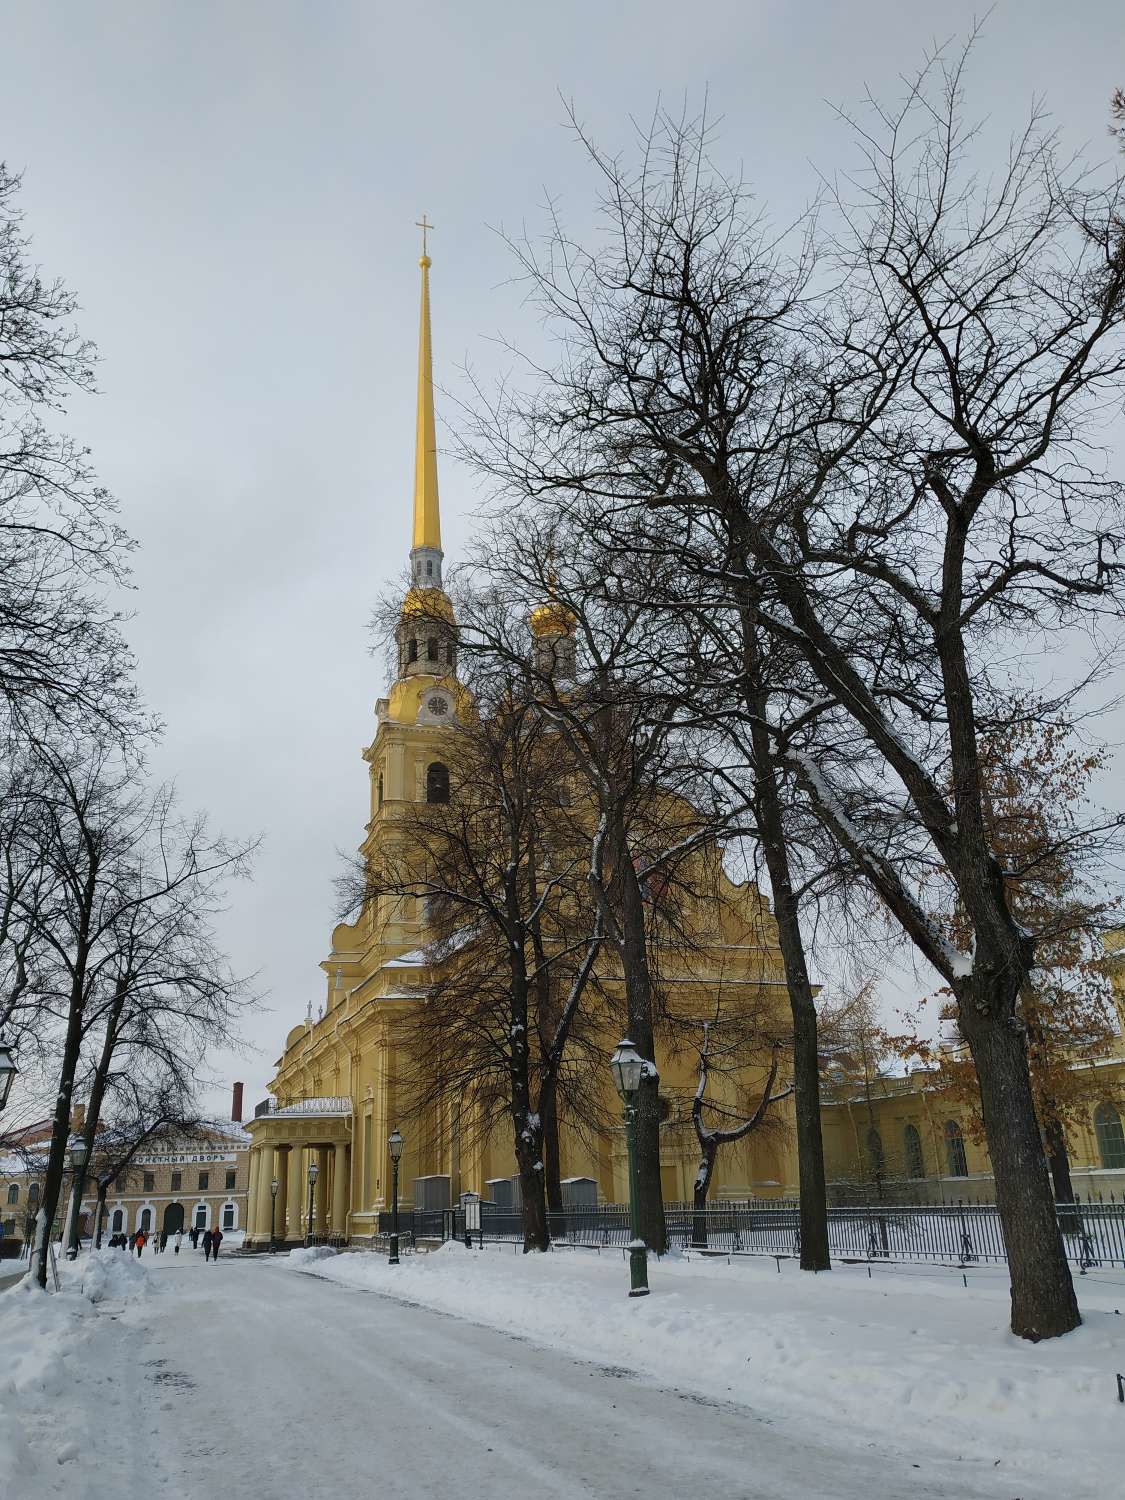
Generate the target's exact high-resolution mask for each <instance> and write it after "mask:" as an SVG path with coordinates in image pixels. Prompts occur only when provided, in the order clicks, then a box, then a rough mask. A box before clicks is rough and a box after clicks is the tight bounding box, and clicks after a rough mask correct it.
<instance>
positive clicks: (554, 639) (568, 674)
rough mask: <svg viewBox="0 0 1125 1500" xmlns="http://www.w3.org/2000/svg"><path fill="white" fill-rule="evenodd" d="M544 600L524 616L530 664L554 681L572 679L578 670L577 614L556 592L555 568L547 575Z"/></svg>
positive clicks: (568, 680)
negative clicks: (529, 632) (545, 598)
mask: <svg viewBox="0 0 1125 1500" xmlns="http://www.w3.org/2000/svg"><path fill="white" fill-rule="evenodd" d="M547 594H548V597H547V600H546V602H545V603H543V604H540V605H537V606H536V608H535V609H533V610H532V611H531V613H530V615H528V617H527V625H528V629H529V630H530V631H531V650H532V665H533V666H534V668H535V670H536V671H537V672H540V673H542V674H543V676H545V677H550V678H552V679H553V680H554V681H556V682H573V681H574V678H575V674H576V671H577V642H576V639H575V635H576V632H577V630H578V616H577V615H576V614H575V613H574V611H573V610H572V609H570V608H569V607H568V606H567V605H565V604H564V603H563V602H562V601H561V600H560V599H559V598H558V597H557V595H556V584H555V575H554V571H553V570H552V571H550V572H548V574H547Z"/></svg>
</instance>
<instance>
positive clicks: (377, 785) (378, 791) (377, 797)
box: [375, 771, 383, 807]
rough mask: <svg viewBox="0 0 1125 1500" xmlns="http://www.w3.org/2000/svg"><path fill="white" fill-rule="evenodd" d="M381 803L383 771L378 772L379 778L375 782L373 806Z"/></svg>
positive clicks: (378, 805) (380, 805)
mask: <svg viewBox="0 0 1125 1500" xmlns="http://www.w3.org/2000/svg"><path fill="white" fill-rule="evenodd" d="M382 805H383V773H382V771H380V772H379V780H378V781H377V782H376V783H375V806H376V807H382Z"/></svg>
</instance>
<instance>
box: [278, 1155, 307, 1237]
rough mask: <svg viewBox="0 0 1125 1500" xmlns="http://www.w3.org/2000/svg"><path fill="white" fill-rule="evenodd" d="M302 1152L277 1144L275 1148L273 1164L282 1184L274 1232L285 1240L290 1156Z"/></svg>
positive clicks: (279, 1189) (279, 1191) (279, 1190)
mask: <svg viewBox="0 0 1125 1500" xmlns="http://www.w3.org/2000/svg"><path fill="white" fill-rule="evenodd" d="M300 1154H301V1153H300V1152H299V1151H298V1152H292V1151H291V1149H290V1147H288V1146H277V1147H275V1148H274V1156H275V1161H274V1164H273V1175H274V1176H275V1177H276V1178H277V1180H278V1182H279V1183H280V1184H281V1186H280V1187H279V1188H278V1190H277V1205H276V1207H275V1209H274V1217H273V1222H274V1234H275V1235H276V1237H277V1238H278V1239H279V1240H281V1241H284V1239H285V1234H286V1230H285V1216H286V1213H287V1212H288V1206H289V1157H290V1156H291V1155H296V1156H300Z"/></svg>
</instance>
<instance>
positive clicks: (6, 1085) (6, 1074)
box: [0, 1042, 19, 1109]
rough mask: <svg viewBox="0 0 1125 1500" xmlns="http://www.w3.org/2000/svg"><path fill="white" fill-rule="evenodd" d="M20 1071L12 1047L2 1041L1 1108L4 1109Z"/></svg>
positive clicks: (0, 1067) (0, 1047) (0, 1045)
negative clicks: (6, 1045)
mask: <svg viewBox="0 0 1125 1500" xmlns="http://www.w3.org/2000/svg"><path fill="white" fill-rule="evenodd" d="M18 1072H19V1069H18V1068H17V1067H16V1060H15V1058H14V1057H13V1056H12V1049H11V1048H10V1047H5V1046H4V1044H3V1043H2V1042H0V1109H3V1108H4V1106H5V1104H7V1102H8V1095H9V1094H10V1093H11V1091H12V1084H13V1082H14V1081H15V1077H16V1074H17V1073H18Z"/></svg>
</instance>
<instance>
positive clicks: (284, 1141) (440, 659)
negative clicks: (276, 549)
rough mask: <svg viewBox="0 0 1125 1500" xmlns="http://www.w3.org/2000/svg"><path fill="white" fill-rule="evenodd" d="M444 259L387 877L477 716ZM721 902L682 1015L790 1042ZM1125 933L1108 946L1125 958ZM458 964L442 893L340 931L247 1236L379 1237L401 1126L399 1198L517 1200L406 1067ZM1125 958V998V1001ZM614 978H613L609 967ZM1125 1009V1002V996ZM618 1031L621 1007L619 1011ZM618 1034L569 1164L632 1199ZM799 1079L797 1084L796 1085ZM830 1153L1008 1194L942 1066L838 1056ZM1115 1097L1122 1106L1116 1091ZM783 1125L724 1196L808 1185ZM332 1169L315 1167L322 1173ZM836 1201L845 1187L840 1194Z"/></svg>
mask: <svg viewBox="0 0 1125 1500" xmlns="http://www.w3.org/2000/svg"><path fill="white" fill-rule="evenodd" d="M430 264H431V262H430V258H429V256H428V255H426V254H425V253H423V255H422V258H421V261H420V265H421V270H422V292H421V296H422V305H421V320H420V339H419V363H418V414H417V433H416V447H415V479H414V506H413V535H412V545H411V548H410V576H411V584H410V588H409V589H408V591H407V593H406V597H405V599H404V600H403V604H402V609H401V613H400V617H399V622H398V628H397V630H396V644H397V671H396V677H395V681H394V682H393V683H392V685H391V687H390V689H389V691H388V694H387V696H386V697H385V698H382V699H380V700H379V702H378V703H377V705H376V710H375V716H376V725H375V734H374V737H373V739H372V741H371V743H370V745H369V746H368V747H367V749H366V750H365V751H364V752H363V758H364V760H365V762H366V764H367V770H368V797H369V802H368V821H367V825H366V831H365V837H364V840H363V843H362V845H361V857H362V859H363V861H364V863H365V866H366V867H367V868H368V869H370V870H377V869H378V868H379V866H380V863H381V861H382V860H383V859H384V858H385V857H386V855H387V852H388V851H389V850H391V849H392V848H393V846H394V840H395V838H396V823H398V824H400V825H401V822H402V821H403V818H404V816H405V815H406V813H407V812H408V810H409V809H410V808H411V807H412V806H413V805H414V804H417V803H420V802H427V801H445V800H448V798H449V796H450V771H451V767H450V760H451V759H452V757H454V756H455V755H456V726H457V724H458V721H459V719H462V718H463V717H464V714H465V712H466V706H467V703H466V693H465V689H464V688H463V686H462V685H461V683H460V682H459V680H458V676H457V630H456V621H455V618H454V611H453V606H452V602H451V601H450V599H449V597H448V595H447V594H446V593H445V591H444V588H443V583H442V563H443V560H444V559H443V552H442V546H441V518H440V511H439V503H438V474H437V449H436V437H435V422H434V396H433V376H432V355H431V339H430V306H429V272H430ZM570 628H571V627H570V625H569V623H568V621H567V619H566V612H565V611H560V610H559V609H558V607H556V606H554V605H552V604H550V603H548V604H546V605H540V606H539V607H538V608H537V609H535V610H533V611H532V612H531V615H530V617H529V650H530V651H532V652H535V653H542V652H547V653H549V654H550V655H551V656H552V659H553V660H554V661H555V662H559V661H560V660H562V661H564V663H565V664H566V665H567V668H568V671H569V675H570V676H571V677H573V675H574V670H575V668H574V661H573V651H574V641H573V640H572V639H571V638H570V637H569V634H568V632H569V630H570ZM713 880H714V889H713V896H714V900H713V902H707V901H706V899H704V902H703V904H704V905H705V906H708V907H710V908H711V909H710V911H709V912H708V913H706V914H705V920H704V923H703V931H704V934H705V935H704V938H703V940H702V941H701V942H698V943H697V944H696V945H695V948H694V951H693V953H692V956H691V962H690V965H688V964H686V963H685V962H683V961H682V960H681V961H677V959H676V958H675V957H674V956H672V957H670V958H669V960H668V962H667V963H666V964H665V965H663V966H662V971H661V982H662V984H663V985H664V986H665V989H666V992H667V996H668V998H667V1004H668V1006H669V1009H670V1010H673V1011H678V1012H679V1013H680V1014H681V1015H684V1016H693V1015H698V1016H705V1015H707V1014H708V1013H711V1012H713V1011H714V1008H715V1004H716V1000H717V999H718V997H719V996H720V995H732V994H733V995H735V996H736V997H737V998H738V999H739V1001H740V1002H743V1003H746V1002H749V1003H750V1004H751V1005H754V1006H757V1007H758V1008H759V1009H760V1010H761V1012H762V1013H763V1014H772V1016H773V1017H774V1018H775V1019H774V1022H773V1025H774V1035H775V1036H778V1037H781V1036H784V1034H785V1032H786V1029H787V1026H788V1021H787V1017H788V1013H789V1007H788V997H787V994H786V988H785V982H784V973H783V968H782V961H781V954H780V950H779V948H778V943H777V933H776V927H775V924H774V920H773V917H772V915H771V913H770V910H769V906H768V903H767V902H766V901H765V900H764V898H763V897H762V896H761V895H760V893H759V892H758V890H757V888H756V887H755V886H754V885H753V884H752V883H747V884H745V885H736V884H734V883H733V882H732V881H731V880H730V879H729V878H728V876H727V874H726V872H725V871H724V870H723V869H722V867H721V864H717V865H716V868H715V870H714V875H713ZM1121 936H1122V935H1121V934H1114V935H1113V936H1112V938H1111V945H1113V946H1116V947H1117V949H1118V951H1119V953H1120V952H1122V951H1125V950H1122V949H1121ZM439 964H440V959H438V958H437V957H436V956H435V948H434V946H433V945H432V944H431V943H430V942H429V941H428V933H427V924H426V920H425V911H424V904H423V902H421V901H419V900H414V899H410V898H402V897H398V898H390V897H381V898H379V899H377V900H371V901H368V902H367V903H365V905H364V907H363V910H362V913H361V915H360V916H359V917H358V919H357V920H356V922H355V923H342V924H340V925H339V926H337V927H336V929H335V930H334V932H333V933H332V941H331V947H330V950H329V953H328V956H327V957H326V958H325V959H323V961H322V962H321V966H320V967H321V969H322V971H323V974H324V981H323V982H324V986H325V995H324V1001H323V1004H322V1005H321V1006H320V1007H319V1008H318V1011H317V1013H316V1014H314V1008H313V1004H312V1003H311V1002H310V1004H309V1007H308V1011H307V1015H306V1018H305V1020H304V1021H302V1022H301V1023H300V1024H298V1025H296V1026H294V1027H293V1028H292V1029H291V1030H290V1032H289V1034H288V1035H287V1036H286V1038H285V1045H284V1050H283V1052H282V1055H281V1057H280V1058H279V1059H278V1061H277V1065H276V1074H275V1076H274V1078H273V1081H272V1082H271V1084H270V1097H269V1098H268V1099H267V1100H265V1101H264V1102H263V1103H262V1104H260V1105H259V1106H258V1108H257V1110H256V1112H255V1115H254V1118H253V1119H251V1120H249V1121H247V1125H246V1128H247V1130H248V1131H249V1133H250V1136H251V1139H252V1149H251V1152H250V1163H249V1192H248V1197H247V1209H246V1226H247V1240H248V1241H249V1243H250V1244H259V1245H261V1244H264V1243H267V1242H269V1241H270V1240H271V1239H275V1240H277V1241H279V1242H282V1243H285V1242H288V1243H290V1244H292V1243H295V1242H300V1241H301V1240H303V1239H304V1238H305V1237H306V1236H308V1235H316V1236H331V1237H333V1238H336V1239H339V1240H357V1241H360V1242H362V1241H364V1240H366V1239H367V1238H369V1237H370V1236H371V1235H372V1234H374V1233H375V1232H376V1231H377V1228H378V1216H379V1213H380V1212H381V1211H382V1210H384V1209H385V1208H387V1207H388V1206H389V1203H390V1197H391V1187H390V1183H391V1163H390V1156H389V1151H388V1144H387V1143H388V1138H389V1136H390V1135H391V1132H392V1131H393V1130H395V1129H396V1127H401V1130H402V1134H403V1136H404V1137H405V1149H404V1153H403V1157H402V1161H401V1166H400V1194H399V1201H400V1204H401V1205H402V1206H403V1207H404V1208H406V1209H409V1208H411V1207H413V1206H419V1207H427V1208H431V1207H439V1206H440V1207H446V1206H453V1205H455V1204H456V1203H457V1201H458V1198H459V1196H460V1194H462V1193H465V1192H474V1193H477V1194H480V1195H481V1196H482V1197H484V1198H493V1199H498V1198H499V1197H500V1193H501V1188H502V1185H503V1183H504V1182H505V1181H506V1180H507V1181H510V1180H511V1179H512V1177H513V1175H514V1174H515V1170H516V1166H515V1153H514V1147H513V1142H512V1139H511V1134H510V1132H508V1134H507V1136H505V1135H504V1133H503V1132H501V1131H499V1130H498V1131H495V1132H493V1133H492V1134H491V1135H489V1136H485V1137H484V1138H482V1136H481V1133H480V1132H474V1131H470V1130H463V1129H462V1128H461V1124H462V1121H461V1105H462V1101H460V1100H458V1099H453V1098H451V1099H448V1100H445V1101H443V1104H442V1106H441V1107H440V1109H439V1110H438V1111H437V1112H436V1113H435V1112H434V1111H432V1110H431V1111H429V1112H428V1114H427V1117H426V1118H425V1119H424V1120H419V1121H418V1122H417V1123H416V1124H411V1123H410V1121H409V1119H408V1116H409V1100H408V1098H407V1096H406V1090H405V1088H404V1079H405V1078H407V1077H408V1076H409V1074H410V1071H411V1070H410V1058H409V1056H407V1055H406V1053H405V1051H404V1049H405V1048H407V1047H408V1045H409V1042H408V1036H409V1032H410V1029H411V1027H410V1024H409V1023H410V1020H411V1017H412V1016H413V1015H416V1014H417V1008H418V1007H420V1006H422V1005H424V1003H425V997H426V995H427V992H428V990H429V989H430V988H431V987H432V985H433V984H434V982H435V981H436V980H437V979H439V977H440V971H439V968H438V965H439ZM1122 969H1123V965H1122V963H1121V962H1120V961H1119V962H1118V964H1117V975H1116V986H1117V993H1118V996H1119V999H1120V997H1121V996H1122V993H1123V990H1122ZM602 979H603V987H605V988H608V989H609V990H610V991H612V988H613V984H614V978H613V975H612V973H610V974H606V975H603V976H602ZM1120 1008H1121V1010H1122V1016H1123V1019H1125V1002H1122V1004H1121V1007H1120ZM606 1024H607V1026H608V1025H609V1022H608V1019H607V1022H606ZM616 1040H617V1037H616V1035H611V1034H610V1033H609V1031H608V1030H607V1032H606V1035H605V1043H606V1069H605V1075H604V1090H605V1098H604V1099H603V1100H601V1101H599V1103H598V1107H597V1108H592V1109H591V1110H590V1111H589V1118H588V1119H587V1120H586V1121H585V1122H584V1125H585V1128H584V1129H582V1130H581V1131H580V1130H578V1129H576V1128H575V1124H574V1122H569V1123H568V1121H567V1119H566V1117H565V1113H564V1114H563V1116H562V1118H561V1119H560V1142H559V1157H560V1164H561V1172H560V1175H561V1176H562V1177H563V1178H564V1179H579V1180H581V1181H583V1183H584V1184H585V1189H586V1192H587V1194H588V1195H589V1194H590V1193H591V1192H596V1195H597V1197H598V1199H599V1200H600V1201H608V1202H614V1203H623V1202H625V1201H627V1160H626V1148H625V1137H624V1130H623V1128H621V1127H614V1126H613V1125H612V1124H605V1123H600V1124H598V1125H597V1126H596V1127H595V1128H591V1127H590V1119H595V1120H597V1121H600V1122H606V1121H611V1120H612V1119H614V1118H615V1111H616V1100H615V1096H614V1095H613V1089H612V1083H611V1079H610V1074H609V1067H608V1061H609V1053H610V1050H611V1049H612V1047H613V1045H614V1043H615V1042H616ZM656 1062H657V1066H658V1068H659V1071H660V1078H661V1085H660V1087H661V1096H662V1101H661V1102H662V1124H661V1179H662V1185H663V1190H664V1197H665V1201H666V1202H689V1201H690V1200H691V1197H692V1190H693V1185H694V1180H695V1176H696V1172H697V1169H698V1162H699V1154H700V1153H699V1149H698V1145H697V1142H696V1138H695V1132H694V1127H693V1126H692V1123H691V1119H690V1101H691V1097H692V1094H693V1092H694V1090H695V1087H696V1082H697V1075H696V1071H695V1059H694V1058H693V1057H692V1056H691V1055H690V1049H689V1052H688V1054H687V1055H665V1056H661V1049H660V1047H659V1044H658V1048H657V1057H656ZM1082 1066H1093V1067H1096V1068H1097V1070H1098V1075H1099V1082H1100V1080H1101V1079H1104V1089H1103V1090H1102V1092H1101V1093H1099V1096H1098V1099H1097V1100H1096V1101H1095V1103H1094V1105H1093V1107H1092V1111H1091V1115H1090V1120H1089V1124H1088V1128H1086V1129H1082V1130H1078V1131H1076V1132H1075V1133H1074V1137H1073V1139H1072V1140H1070V1141H1069V1142H1068V1146H1069V1150H1070V1153H1071V1161H1072V1167H1073V1173H1074V1177H1075V1181H1076V1185H1078V1186H1079V1189H1080V1190H1083V1189H1084V1190H1085V1191H1087V1192H1089V1191H1102V1192H1106V1191H1108V1192H1122V1191H1125V1137H1123V1134H1122V1117H1123V1116H1125V1046H1123V1045H1122V1043H1121V1037H1120V1033H1119V1034H1118V1037H1117V1041H1116V1043H1115V1044H1114V1045H1113V1046H1112V1047H1111V1048H1110V1050H1109V1052H1108V1053H1107V1055H1106V1056H1105V1057H1104V1058H1102V1059H1099V1060H1098V1061H1097V1062H1096V1063H1089V1062H1085V1063H1083V1064H1082ZM766 1076H767V1068H766V1066H765V1063H764V1062H763V1061H762V1059H760V1058H758V1059H755V1058H752V1057H751V1058H748V1060H747V1063H746V1066H745V1068H742V1069H740V1070H739V1071H737V1072H733V1073H728V1074H726V1075H724V1076H723V1077H722V1078H719V1079H717V1080H716V1087H715V1088H714V1089H713V1090H712V1091H711V1093H709V1095H708V1097H709V1099H710V1100H711V1101H712V1102H713V1103H714V1104H715V1105H717V1106H718V1107H719V1108H720V1109H721V1110H725V1111H726V1112H727V1114H728V1116H730V1117H733V1116H738V1115H745V1114H746V1113H747V1112H748V1110H750V1109H752V1108H753V1106H754V1105H755V1104H756V1103H757V1101H758V1099H759V1098H760V1097H761V1093H762V1088H763V1084H764V1082H765V1079H766ZM779 1082H780V1083H781V1084H784V1082H785V1079H784V1077H782V1078H780V1079H779ZM822 1092H823V1107H822V1119H823V1123H824V1141H825V1161H826V1168H827V1174H828V1177H829V1180H830V1181H832V1180H833V1179H835V1180H836V1181H837V1182H839V1183H840V1184H842V1185H843V1187H842V1191H844V1192H845V1193H846V1192H847V1191H850V1190H851V1189H852V1188H853V1187H854V1186H855V1185H856V1184H860V1185H862V1184H863V1182H864V1181H869V1180H870V1179H871V1178H872V1177H887V1178H890V1179H894V1180H895V1182H896V1183H897V1184H898V1185H899V1186H900V1187H903V1188H905V1187H906V1185H907V1184H909V1192H907V1193H905V1194H904V1195H905V1196H910V1197H917V1198H918V1199H920V1200H930V1201H933V1200H937V1199H947V1200H948V1199H956V1198H957V1197H959V1196H962V1195H964V1194H966V1193H972V1194H975V1195H976V1196H978V1197H981V1198H985V1197H991V1172H990V1167H989V1163H988V1160H987V1156H986V1154H985V1152H984V1150H983V1147H982V1146H981V1145H980V1144H979V1143H978V1142H977V1141H976V1140H975V1139H974V1138H973V1135H972V1132H971V1130H970V1129H969V1127H968V1122H967V1121H965V1120H963V1119H962V1118H961V1115H960V1112H959V1111H958V1110H957V1109H956V1108H953V1107H951V1106H949V1105H948V1104H947V1102H946V1101H944V1100H943V1098H942V1094H941V1090H940V1088H938V1087H936V1084H935V1078H934V1076H933V1075H932V1074H931V1073H929V1072H927V1071H926V1070H924V1069H921V1070H914V1071H913V1072H908V1073H906V1074H904V1075H901V1076H895V1077H893V1078H892V1077H887V1078H880V1079H877V1080H874V1082H873V1081H872V1080H871V1079H870V1078H862V1079H861V1078H858V1077H857V1076H855V1075H854V1074H853V1075H849V1073H848V1071H847V1069H843V1070H841V1068H840V1066H839V1063H838V1062H837V1063H835V1064H833V1065H832V1066H830V1067H829V1068H828V1069H827V1070H826V1072H825V1074H824V1077H823V1079H822ZM1103 1094H1104V1097H1102V1095H1103ZM776 1113H777V1126H778V1128H775V1129H773V1130H771V1131H768V1132H765V1133H763V1134H751V1135H749V1136H747V1137H746V1138H744V1139H743V1140H741V1141H739V1142H737V1143H734V1144H730V1145H726V1146H724V1147H723V1148H722V1149H721V1150H720V1151H719V1153H718V1158H717V1161H716V1165H715V1170H714V1174H713V1177H712V1180H711V1189H710V1199H711V1201H712V1202H722V1201H723V1200H731V1199H745V1198H750V1197H756V1198H770V1197H780V1196H789V1195H792V1194H795V1193H796V1191H797V1164H796V1151H795V1145H794V1136H793V1130H792V1116H791V1100H788V1101H785V1102H783V1103H782V1104H781V1105H779V1106H778V1107H777V1111H776ZM314 1166H315V1168H316V1171H315V1172H310V1168H312V1167H314ZM836 1196H837V1197H839V1192H838V1193H837V1195H836Z"/></svg>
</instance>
